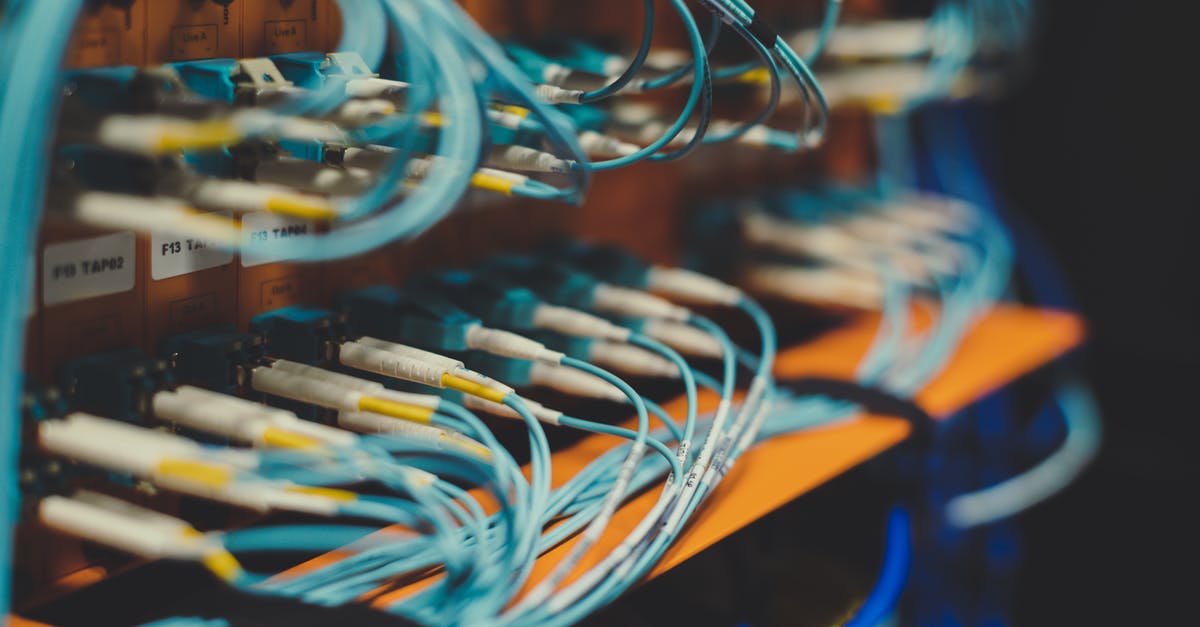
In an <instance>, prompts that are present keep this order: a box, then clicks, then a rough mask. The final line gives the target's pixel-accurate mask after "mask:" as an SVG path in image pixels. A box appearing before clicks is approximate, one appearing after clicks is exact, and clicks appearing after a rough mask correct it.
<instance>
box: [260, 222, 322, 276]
mask: <svg viewBox="0 0 1200 627" xmlns="http://www.w3.org/2000/svg"><path fill="white" fill-rule="evenodd" d="M311 233H314V228H313V224H312V223H311V222H307V221H305V220H301V219H299V218H293V217H289V216H281V215H278V214H274V213H265V212H258V213H248V214H246V215H245V216H243V217H242V234H243V235H244V236H245V237H246V246H245V247H244V251H243V254H242V267H243V268H252V267H254V266H261V265H263V264H264V263H274V262H277V261H287V259H288V258H287V256H286V255H285V254H283V251H282V250H272V249H273V248H274V246H273V245H274V244H275V243H276V242H280V241H282V240H286V239H287V238H289V237H299V236H302V235H309V234H311Z"/></svg>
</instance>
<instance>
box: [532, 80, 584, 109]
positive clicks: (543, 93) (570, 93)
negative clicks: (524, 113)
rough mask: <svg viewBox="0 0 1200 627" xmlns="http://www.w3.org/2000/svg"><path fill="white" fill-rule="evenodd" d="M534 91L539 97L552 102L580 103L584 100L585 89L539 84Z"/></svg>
mask: <svg viewBox="0 0 1200 627" xmlns="http://www.w3.org/2000/svg"><path fill="white" fill-rule="evenodd" d="M534 92H535V93H536V94H537V95H538V97H539V98H541V99H542V100H545V101H546V102H548V103H550V104H576V105H577V104H579V103H580V102H582V101H583V91H581V90H578V89H563V88H562V87H556V86H554V85H538V86H536V87H535V88H534Z"/></svg>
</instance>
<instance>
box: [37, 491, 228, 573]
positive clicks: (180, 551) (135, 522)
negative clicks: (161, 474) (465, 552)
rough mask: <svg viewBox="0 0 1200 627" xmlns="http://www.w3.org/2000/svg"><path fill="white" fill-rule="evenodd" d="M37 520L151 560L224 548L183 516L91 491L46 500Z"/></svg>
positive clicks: (199, 556)
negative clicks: (161, 511) (169, 514)
mask: <svg viewBox="0 0 1200 627" xmlns="http://www.w3.org/2000/svg"><path fill="white" fill-rule="evenodd" d="M38 518H39V519H40V520H41V521H42V523H43V524H45V525H46V526H47V527H49V528H51V529H54V530H56V531H58V532H60V533H64V534H67V535H71V536H74V537H77V538H82V539H84V540H89V541H92V542H96V543H99V544H103V545H105V546H108V547H111V548H114V549H118V550H120V551H124V552H126V553H130V554H133V555H138V556H140V557H146V558H150V559H180V560H198V559H202V558H203V557H205V556H206V555H210V554H212V553H214V552H216V551H219V550H221V546H220V544H219V543H217V542H216V541H215V540H214V539H213V538H211V537H209V536H205V535H204V534H202V533H200V532H198V531H196V529H195V528H193V527H192V526H191V525H190V524H188V523H187V522H185V521H183V520H180V519H178V518H174V517H171V516H167V515H166V514H160V513H159V512H156V511H154V510H150V509H145V508H143V507H138V506H136V505H134V504H132V503H129V502H127V501H122V500H121V499H117V498H113V497H111V496H107V495H104V494H100V493H98V492H91V491H88V490H81V491H79V492H76V493H75V494H74V495H72V496H70V497H65V496H48V497H46V498H44V499H42V500H41V501H40V502H39V503H38Z"/></svg>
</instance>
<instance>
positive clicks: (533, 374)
mask: <svg viewBox="0 0 1200 627" xmlns="http://www.w3.org/2000/svg"><path fill="white" fill-rule="evenodd" d="M529 380H530V383H532V384H533V385H540V386H544V387H548V388H552V389H555V390H558V391H560V392H565V393H567V394H574V395H576V396H586V397H588V398H598V399H604V400H610V401H614V402H617V403H624V402H627V401H628V400H629V397H627V396H625V393H624V392H622V391H621V390H620V389H619V388H617V387H616V386H615V385H613V384H611V383H609V382H607V381H605V380H604V379H601V378H600V377H597V376H595V375H592V374H588V373H586V372H582V371H580V370H575V369H574V368H568V367H566V366H558V365H554V364H547V363H542V362H534V363H533V368H531V369H530V373H529Z"/></svg>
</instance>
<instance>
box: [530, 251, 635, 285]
mask: <svg viewBox="0 0 1200 627" xmlns="http://www.w3.org/2000/svg"><path fill="white" fill-rule="evenodd" d="M540 253H541V255H542V256H543V257H545V258H546V259H547V260H549V261H550V262H552V263H553V262H558V263H566V264H569V265H572V266H575V267H576V268H579V269H580V270H582V271H585V272H587V273H588V274H591V275H592V276H594V277H597V278H599V279H602V280H604V281H607V282H609V283H612V284H614V285H624V286H626V287H632V288H637V289H645V288H646V286H647V285H648V284H649V280H650V269H651V267H650V264H648V263H646V262H644V261H642V260H641V259H638V258H637V257H636V256H634V255H633V254H632V253H630V252H628V251H626V250H624V249H622V248H619V247H616V246H595V245H591V244H586V243H584V242H580V241H578V240H568V241H555V242H549V243H547V244H546V245H545V246H543V247H542V249H541V251H540Z"/></svg>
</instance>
